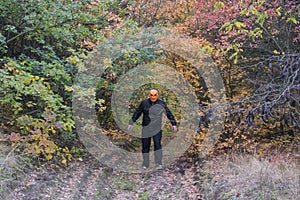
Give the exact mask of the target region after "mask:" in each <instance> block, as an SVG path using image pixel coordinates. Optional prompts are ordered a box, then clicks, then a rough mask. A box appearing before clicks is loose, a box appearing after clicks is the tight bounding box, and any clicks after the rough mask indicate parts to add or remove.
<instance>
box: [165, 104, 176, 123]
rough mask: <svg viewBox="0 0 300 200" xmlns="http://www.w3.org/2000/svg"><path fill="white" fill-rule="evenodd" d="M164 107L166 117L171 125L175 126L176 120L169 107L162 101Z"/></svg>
mask: <svg viewBox="0 0 300 200" xmlns="http://www.w3.org/2000/svg"><path fill="white" fill-rule="evenodd" d="M164 109H165V112H166V115H167V118H168V119H169V120H170V122H171V124H172V126H176V125H177V122H176V120H175V118H174V115H173V114H172V112H171V111H170V109H169V108H168V106H167V104H166V103H164Z"/></svg>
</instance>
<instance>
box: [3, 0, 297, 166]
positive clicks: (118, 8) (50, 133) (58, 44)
mask: <svg viewBox="0 0 300 200" xmlns="http://www.w3.org/2000/svg"><path fill="white" fill-rule="evenodd" d="M296 2H297V1H279V0H275V1H272V2H271V3H270V2H269V1H263V0H257V1H250V0H234V1H216V0H205V1H203V0H164V1H161V0H152V1H148V0H105V1H97V0H95V1H89V0H79V1H72V0H55V1H48V0H47V1H39V0H21V1H19V0H18V1H17V0H3V1H1V3H0V24H1V25H0V44H1V45H0V59H1V60H0V95H1V99H0V108H1V111H0V115H1V118H0V134H1V142H6V143H8V144H11V145H18V148H19V150H20V152H24V153H29V154H30V155H31V156H33V157H37V158H43V159H46V160H52V159H53V158H57V159H58V160H60V162H62V163H63V164H67V162H68V160H71V159H72V156H74V155H75V154H76V153H79V152H80V151H82V149H81V148H79V147H81V146H80V145H78V144H79V141H78V136H77V133H76V127H75V123H74V119H73V116H72V91H73V89H74V88H73V81H74V78H75V76H76V74H77V73H78V72H79V73H80V71H81V70H82V69H83V68H84V61H85V60H86V59H87V58H89V56H90V55H91V54H92V51H93V50H95V49H96V47H97V46H98V45H100V44H102V43H103V42H105V41H107V40H109V39H111V38H114V37H116V38H117V37H119V36H121V35H122V34H124V32H127V33H130V32H138V31H139V30H141V29H142V28H144V27H153V26H154V27H161V26H164V27H168V28H170V29H172V30H174V31H179V32H181V33H182V34H186V35H187V36H189V37H191V38H193V39H194V40H195V42H197V43H198V44H199V45H200V46H201V47H203V51H206V52H208V53H209V54H211V56H212V57H213V58H214V61H215V64H216V66H218V68H219V70H220V71H221V74H222V77H223V80H224V83H225V86H226V95H227V101H228V104H224V105H222V106H226V109H225V110H226V121H225V125H224V128H223V132H222V135H221V138H220V140H219V143H218V144H217V148H216V149H217V150H227V149H234V150H241V151H245V152H251V151H253V150H254V149H255V148H256V147H257V145H258V144H261V143H262V142H263V143H269V144H275V145H282V144H285V143H291V142H295V141H298V140H299V129H300V123H299V117H300V111H299V110H300V105H299V99H300V76H299V73H300V72H299V70H300V68H299V66H300V49H299V46H300V24H299V23H300V19H299V17H300V7H299V4H297V3H296ZM154 61H155V62H157V63H163V64H166V65H168V66H170V67H173V68H174V69H176V70H178V71H180V72H181V73H183V74H184V76H185V78H186V79H187V80H188V81H189V82H190V83H191V84H192V85H193V88H194V90H195V91H196V92H197V95H198V100H199V104H201V105H202V107H201V110H199V115H200V123H199V133H198V134H197V135H196V138H195V139H196V140H195V144H194V145H193V147H191V148H190V150H189V153H191V154H196V153H198V151H199V150H198V148H199V146H201V140H202V139H203V137H205V136H204V135H205V134H204V133H205V131H206V130H207V127H208V126H209V123H210V121H209V116H210V114H211V112H212V110H213V109H214V108H212V107H211V106H210V103H209V96H210V93H212V92H213V91H209V90H207V88H205V83H204V82H203V79H202V78H201V77H199V75H198V76H197V75H194V74H193V73H192V69H193V68H192V66H191V65H190V63H188V62H187V61H186V60H185V59H183V58H181V57H180V56H179V55H175V54H173V53H172V52H166V51H163V52H161V51H158V50H151V49H150V50H149V49H146V48H134V47H124V51H123V54H122V55H121V56H119V57H118V58H116V59H115V60H114V62H113V63H111V65H110V66H109V67H108V69H107V71H106V72H105V73H104V74H103V76H102V77H99V80H98V81H99V84H98V90H97V102H95V104H96V107H97V108H98V109H97V111H98V114H99V123H100V124H101V125H102V126H103V127H105V129H106V130H108V133H107V134H108V135H109V136H111V138H113V139H116V140H120V139H121V140H122V141H124V139H125V140H126V139H128V140H130V138H129V136H128V135H126V134H124V133H122V131H120V130H118V127H116V125H115V124H114V120H113V116H112V113H111V110H110V98H111V95H112V91H113V88H114V85H115V84H116V83H117V82H118V80H119V78H120V77H121V75H122V74H124V73H126V72H127V71H128V70H129V69H133V68H134V67H136V66H138V65H140V64H146V63H150V62H154ZM159 87H161V90H162V94H163V95H162V96H164V97H165V98H167V96H171V97H170V103H171V104H172V102H173V103H176V101H177V100H176V97H174V98H173V97H172V91H167V90H164V88H163V86H159ZM148 88H149V86H145V87H142V88H140V89H139V91H137V95H136V96H139V95H138V94H144V93H145V91H146V90H147V89H148ZM208 89H209V88H208ZM142 97H144V96H142ZM142 97H141V98H142ZM141 98H140V97H136V99H133V102H134V103H133V107H134V106H136V104H135V103H137V102H139V100H140V99H141ZM125 144H127V145H131V146H132V143H130V142H127V143H126V142H125ZM133 147H135V145H133Z"/></svg>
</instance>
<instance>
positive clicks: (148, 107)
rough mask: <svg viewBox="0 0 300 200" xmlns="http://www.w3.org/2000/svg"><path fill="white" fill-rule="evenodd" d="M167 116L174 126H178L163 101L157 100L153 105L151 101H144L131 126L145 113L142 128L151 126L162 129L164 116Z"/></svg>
mask: <svg viewBox="0 0 300 200" xmlns="http://www.w3.org/2000/svg"><path fill="white" fill-rule="evenodd" d="M163 112H164V113H165V114H166V116H167V118H168V119H169V120H170V122H171V124H172V125H173V126H176V124H177V123H176V120H175V118H174V116H173V114H172V113H171V111H170V110H169V108H168V107H167V104H166V103H165V102H164V101H163V100H161V99H157V101H156V102H154V103H152V102H151V101H150V99H149V98H148V99H145V100H143V101H142V102H141V103H140V105H139V107H138V108H137V109H136V111H135V113H134V114H133V116H132V118H131V120H130V122H129V124H131V125H132V124H133V123H134V122H135V121H136V120H137V119H138V118H139V117H140V116H141V114H142V113H143V121H142V126H143V127H144V126H151V127H156V128H157V127H161V125H162V114H163Z"/></svg>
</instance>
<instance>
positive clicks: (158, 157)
mask: <svg viewBox="0 0 300 200" xmlns="http://www.w3.org/2000/svg"><path fill="white" fill-rule="evenodd" d="M163 113H165V114H166V115H167V118H168V119H169V120H170V122H171V124H172V129H173V131H174V132H177V126H176V125H177V123H176V120H175V118H174V116H173V114H172V113H171V111H170V110H169V108H168V107H167V105H166V103H165V102H164V101H162V100H161V99H159V98H158V90H157V89H151V90H150V92H149V98H147V99H145V100H143V101H142V102H141V103H140V105H139V107H138V108H137V109H136V111H135V112H134V114H133V116H132V118H131V120H130V121H129V125H128V130H129V131H130V130H131V129H132V126H133V123H134V122H135V121H136V120H137V119H138V118H139V117H140V116H141V114H143V120H142V154H143V164H142V169H147V168H148V167H149V151H150V146H151V137H152V138H153V141H154V161H155V168H156V169H162V168H163V167H162V146H161V138H162V114H163Z"/></svg>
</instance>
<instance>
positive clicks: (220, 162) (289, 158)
mask: <svg viewBox="0 0 300 200" xmlns="http://www.w3.org/2000/svg"><path fill="white" fill-rule="evenodd" d="M3 152H4V151H2V152H1V153H0V155H1V163H0V164H1V165H0V172H1V173H0V176H1V182H0V183H1V184H0V186H1V188H0V189H1V194H0V198H1V199H3V200H51V199H53V200H60V199H61V200H62V199H63V200H79V199H80V200H81V199H87V200H98V199H99V200H105V199H107V200H110V199H113V200H123V199H126V200H131V199H132V200H167V199H170V200H173V199H174V200H175V199H176V200H177V199H179V200H211V199H220V200H231V199H235V200H248V199H249V200H253V199H254V200H255V199H257V200H258V199H259V200H270V199H274V200H280V199H290V200H297V199H299V197H300V189H299V188H300V154H299V144H297V143H295V144H293V146H292V148H291V150H289V151H286V150H283V151H280V150H277V151H272V154H269V155H268V156H265V157H259V156H258V155H257V154H237V153H232V154H219V155H215V156H212V157H208V158H206V159H197V160H192V159H190V158H187V157H184V156H183V157H181V158H179V159H178V160H177V161H176V162H175V163H173V164H172V165H169V166H165V168H164V169H163V170H159V171H149V172H148V171H145V172H143V173H135V174H133V173H123V172H118V171H115V170H113V169H112V168H109V167H106V166H104V165H102V164H101V163H99V162H98V161H97V160H96V159H95V158H94V157H92V156H91V155H90V154H86V155H84V156H82V158H80V159H77V160H76V161H75V160H74V161H73V162H70V163H69V164H68V166H63V165H60V166H59V165H57V163H56V164H55V163H52V164H51V163H49V162H48V163H44V164H41V163H40V164H39V165H37V164H35V165H33V164H29V163H27V164H26V162H28V161H26V159H24V158H21V157H19V156H18V154H14V153H13V151H12V150H11V151H9V152H6V154H3ZM30 163H31V162H30Z"/></svg>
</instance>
